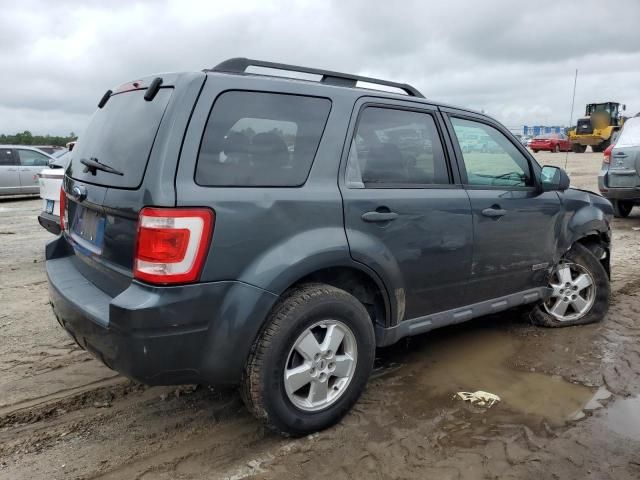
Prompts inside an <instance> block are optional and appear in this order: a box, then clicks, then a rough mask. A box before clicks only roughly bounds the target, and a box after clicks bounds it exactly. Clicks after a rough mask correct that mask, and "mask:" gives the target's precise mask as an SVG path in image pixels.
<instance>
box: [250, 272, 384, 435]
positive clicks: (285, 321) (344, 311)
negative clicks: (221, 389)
mask: <svg viewBox="0 0 640 480" xmlns="http://www.w3.org/2000/svg"><path fill="white" fill-rule="evenodd" d="M374 357H375V336H374V330H373V324H372V322H371V318H370V317H369V314H368V313H367V310H366V309H365V308H364V306H363V305H362V304H361V303H360V302H359V301H358V300H357V299H356V298H355V297H353V296H352V295H350V294H349V293H347V292H345V291H344V290H340V289H338V288H335V287H332V286H329V285H324V284H308V285H305V286H302V287H300V288H297V289H295V290H293V291H291V292H290V293H289V294H288V295H286V296H285V297H284V298H283V299H282V300H280V302H279V303H278V305H277V306H276V307H275V308H274V310H273V312H272V313H271V315H270V317H269V319H268V324H267V327H266V329H265V330H264V331H263V333H262V334H261V335H260V337H259V338H258V339H257V340H256V342H255V344H254V348H253V350H252V353H251V355H250V357H249V359H248V361H247V365H246V367H245V374H244V378H243V386H242V397H243V399H244V401H245V404H246V405H247V407H248V409H249V410H250V411H251V412H252V413H253V414H254V415H255V416H256V417H258V418H259V419H261V420H262V421H264V422H265V423H266V424H267V426H269V427H270V428H272V429H274V430H276V431H278V432H279V433H282V434H285V435H293V436H301V435H306V434H309V433H312V432H315V431H317V430H322V429H324V428H327V427H330V426H331V425H333V424H335V423H336V422H338V421H339V420H340V419H341V418H342V417H343V416H344V415H345V414H346V413H347V412H348V411H349V410H350V409H351V407H352V406H353V404H354V403H355V402H356V401H357V400H358V398H359V397H360V395H361V394H362V392H363V391H364V388H365V386H366V384H367V380H368V378H369V374H370V373H371V368H372V366H373V360H374Z"/></svg>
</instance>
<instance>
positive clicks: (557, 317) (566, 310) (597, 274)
mask: <svg viewBox="0 0 640 480" xmlns="http://www.w3.org/2000/svg"><path fill="white" fill-rule="evenodd" d="M549 288H551V289H552V290H553V292H552V294H551V296H550V297H549V298H548V299H547V300H545V301H544V302H542V303H540V304H539V305H537V306H536V307H535V308H534V310H533V312H532V313H531V319H532V321H533V323H535V324H537V325H542V326H545V327H567V326H571V325H582V324H586V323H593V322H599V321H600V320H602V319H603V318H604V316H605V315H606V313H607V310H608V309H609V299H610V296H611V290H610V286H609V277H608V275H607V272H606V271H605V269H604V267H603V266H602V264H601V263H600V261H599V260H598V259H597V258H596V257H595V255H594V254H593V253H591V251H590V250H589V249H588V248H586V247H584V246H583V245H580V244H579V243H577V244H575V245H574V246H573V247H571V250H569V251H568V252H567V254H566V255H565V256H564V258H563V259H562V260H561V261H560V263H559V264H558V265H557V266H556V268H555V269H554V272H553V274H552V275H551V277H550V279H549Z"/></svg>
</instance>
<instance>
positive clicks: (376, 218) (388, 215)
mask: <svg viewBox="0 0 640 480" xmlns="http://www.w3.org/2000/svg"><path fill="white" fill-rule="evenodd" d="M396 218H398V214H397V213H396V212H367V213H363V214H362V220H364V221H365V222H390V221H391V220H395V219H396Z"/></svg>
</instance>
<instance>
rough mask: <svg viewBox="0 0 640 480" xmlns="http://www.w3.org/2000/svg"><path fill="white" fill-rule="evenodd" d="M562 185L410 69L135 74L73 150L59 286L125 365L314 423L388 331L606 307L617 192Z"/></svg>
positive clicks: (358, 384)
mask: <svg viewBox="0 0 640 480" xmlns="http://www.w3.org/2000/svg"><path fill="white" fill-rule="evenodd" d="M256 68H258V69H261V70H260V72H261V73H260V74H258V73H256V72H255V71H254V72H253V73H249V71H251V69H254V70H255V69H256ZM302 74H304V76H305V79H304V80H303V79H300V78H285V77H283V75H284V76H286V75H289V76H290V77H299V76H300V75H302ZM363 87H367V88H363ZM376 88H377V89H376ZM380 88H382V89H386V90H394V92H393V93H390V92H388V91H381V90H380ZM568 187H569V179H568V177H567V175H566V174H565V173H564V172H563V171H562V170H560V169H557V168H554V167H544V168H541V167H540V166H539V165H538V164H537V163H536V161H535V160H534V158H533V157H532V156H531V155H530V154H529V153H528V152H527V150H526V148H525V147H523V146H522V145H521V144H520V142H518V140H517V139H516V138H515V137H513V135H511V134H510V133H509V131H508V130H507V129H505V128H504V127H503V126H502V125H500V124H499V123H498V122H496V121H495V120H493V119H491V118H490V117H487V116H486V115H483V114H479V113H476V112H472V111H469V110H466V109H461V108H454V107H450V106H445V105H441V104H437V103H435V102H432V101H430V100H426V99H424V98H423V97H422V95H421V94H420V92H418V91H417V90H415V89H414V88H413V87H411V86H409V85H405V84H396V83H392V82H385V81H382V80H376V79H372V78H364V77H357V76H353V75H348V74H341V73H337V72H329V71H323V70H316V69H308V68H301V67H295V66H291V65H282V64H273V63H268V62H260V61H252V60H247V59H232V60H228V61H226V62H223V63H222V64H220V65H218V66H217V67H215V68H213V69H210V70H205V71H203V72H193V73H180V74H163V75H162V76H157V77H150V78H142V79H140V80H136V81H134V82H130V83H127V84H125V85H122V86H121V87H119V88H118V89H117V90H116V91H113V92H112V91H111V90H109V91H107V93H105V95H104V96H103V98H102V99H101V101H100V103H99V108H98V110H97V111H96V113H95V115H94V117H93V119H92V120H91V123H90V124H89V126H88V128H87V129H86V132H85V134H84V135H83V136H82V137H81V139H80V140H79V142H78V143H77V145H76V147H75V150H74V156H73V160H72V161H71V163H70V165H69V167H68V168H67V171H66V175H65V178H64V182H63V190H62V192H61V199H62V209H61V212H62V216H61V217H62V218H61V220H62V226H63V232H62V234H61V235H60V236H59V237H58V238H57V239H56V240H54V241H52V242H51V243H49V244H48V245H47V248H46V258H47V262H46V268H47V274H48V278H49V284H50V294H51V303H52V305H53V309H54V312H55V314H56V317H57V318H58V320H59V322H60V324H61V325H62V326H63V327H64V328H65V329H66V330H67V332H69V334H70V335H71V336H72V337H73V338H74V339H75V340H76V341H77V342H78V344H79V345H80V346H82V347H83V348H85V349H87V350H88V351H89V352H91V353H92V354H93V355H95V356H96V357H97V358H99V359H100V360H101V361H102V362H104V363H105V364H106V365H108V366H109V367H111V368H113V369H115V370H117V371H119V372H122V373H123V374H124V375H127V376H128V377H131V378H133V379H136V380H138V381H140V382H144V383H146V384H178V383H196V382H197V383H207V384H213V385H223V384H232V385H233V384H240V385H241V391H242V395H243V397H244V400H245V402H246V404H247V406H248V408H249V409H250V410H251V411H252V412H253V413H254V414H255V415H256V416H258V417H259V418H261V419H263V420H264V421H266V422H267V423H268V424H269V425H270V426H271V427H273V428H275V429H276V430H278V431H280V432H283V433H286V434H290V435H303V434H306V433H309V432H312V431H315V430H318V429H322V428H325V427H327V426H329V425H332V424H333V423H335V422H337V421H338V420H339V419H340V418H341V417H342V416H343V415H344V414H345V413H346V412H347V411H348V410H349V409H350V408H351V406H352V405H353V404H354V403H355V402H356V401H357V399H358V397H359V396H360V394H361V393H362V391H363V389H364V388H365V385H366V383H367V379H368V377H369V374H370V372H371V368H372V364H373V360H374V355H375V349H376V347H380V346H385V345H389V344H391V343H393V342H396V341H398V340H399V339H400V338H403V337H405V336H408V335H416V334H420V333H424V332H427V331H429V330H432V329H434V328H438V327H442V326H445V325H451V324H453V323H458V322H463V321H466V320H469V319H471V318H474V317H478V316H482V315H486V314H489V313H494V312H499V311H502V310H506V309H508V308H511V307H515V306H519V305H523V304H531V305H532V307H531V308H532V319H533V320H534V322H536V323H537V324H541V325H546V326H564V325H576V324H581V323H588V322H593V321H598V320H601V319H602V318H603V317H604V315H605V313H606V311H607V308H608V304H609V295H610V291H609V277H608V273H609V256H610V237H611V235H610V222H611V218H612V207H611V205H610V203H609V202H608V201H607V200H605V199H603V198H602V197H600V196H599V195H596V194H593V193H590V192H585V191H580V190H574V189H569V188H568Z"/></svg>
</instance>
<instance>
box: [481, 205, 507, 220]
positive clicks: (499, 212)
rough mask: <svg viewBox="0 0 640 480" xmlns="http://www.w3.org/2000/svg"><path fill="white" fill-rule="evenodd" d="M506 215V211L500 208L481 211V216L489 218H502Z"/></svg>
mask: <svg viewBox="0 0 640 480" xmlns="http://www.w3.org/2000/svg"><path fill="white" fill-rule="evenodd" d="M506 214H507V211H506V210H503V209H501V208H493V207H491V208H485V209H484V210H482V215H484V216H485V217H489V218H500V217H504V216H505V215H506Z"/></svg>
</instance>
